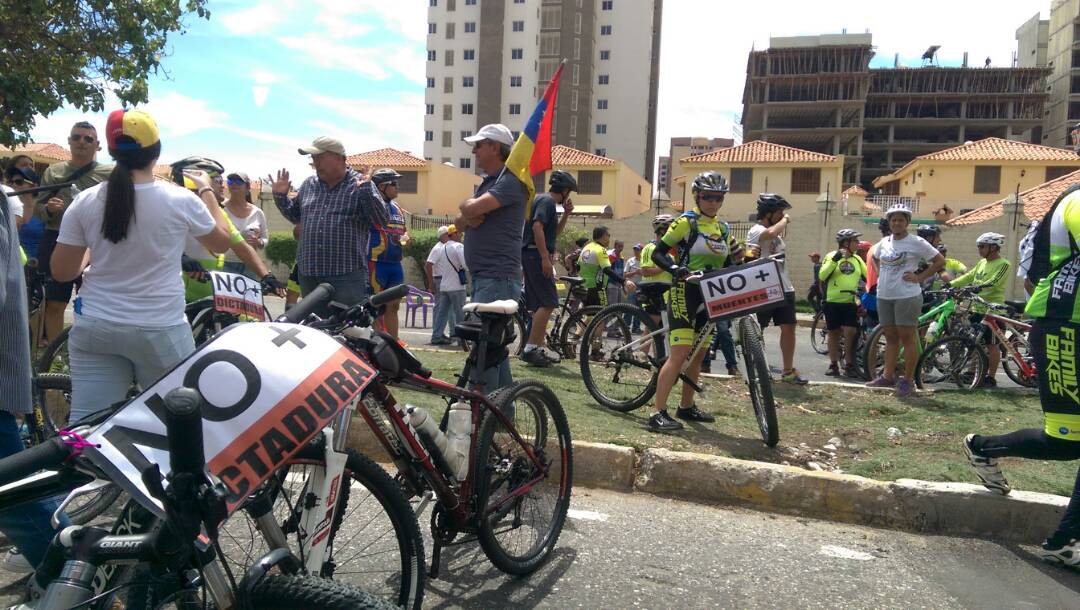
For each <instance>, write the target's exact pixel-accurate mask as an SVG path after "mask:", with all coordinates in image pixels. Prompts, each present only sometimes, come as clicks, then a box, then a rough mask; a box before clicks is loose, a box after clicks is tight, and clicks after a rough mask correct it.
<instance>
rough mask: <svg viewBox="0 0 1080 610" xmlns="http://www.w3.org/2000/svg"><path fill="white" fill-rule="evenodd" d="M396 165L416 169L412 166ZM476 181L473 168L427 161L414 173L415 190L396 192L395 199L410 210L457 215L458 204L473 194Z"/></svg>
mask: <svg viewBox="0 0 1080 610" xmlns="http://www.w3.org/2000/svg"><path fill="white" fill-rule="evenodd" d="M395 169H397V171H399V172H401V171H415V168H395ZM478 184H480V177H479V176H477V175H476V174H473V173H472V172H469V171H466V170H462V169H457V168H454V167H449V166H446V165H443V164H441V163H438V162H436V161H428V166H427V168H425V169H421V170H420V171H419V173H418V175H417V177H416V192H415V193H401V194H399V195H398V198H397V202H398V203H399V204H401V206H402V207H403V208H405V209H406V210H408V211H409V212H412V213H413V214H421V215H433V216H450V215H456V214H457V212H458V206H459V205H461V202H462V201H464V200H465V199H467V198H469V197H471V196H472V194H473V192H474V191H475V190H476V186H477V185H478ZM429 210H430V211H429Z"/></svg>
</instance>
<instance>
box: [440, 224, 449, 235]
mask: <svg viewBox="0 0 1080 610" xmlns="http://www.w3.org/2000/svg"><path fill="white" fill-rule="evenodd" d="M438 233H439V237H442V236H443V235H449V234H450V227H448V226H446V225H443V226H441V227H439V232H438Z"/></svg>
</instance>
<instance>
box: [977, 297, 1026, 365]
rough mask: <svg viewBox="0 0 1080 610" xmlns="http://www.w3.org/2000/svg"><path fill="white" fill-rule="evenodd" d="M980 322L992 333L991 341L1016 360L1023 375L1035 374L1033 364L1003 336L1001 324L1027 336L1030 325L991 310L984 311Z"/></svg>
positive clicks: (1003, 331)
mask: <svg viewBox="0 0 1080 610" xmlns="http://www.w3.org/2000/svg"><path fill="white" fill-rule="evenodd" d="M982 323H983V324H985V325H986V326H988V327H989V328H990V332H991V333H992V334H993V338H994V339H993V341H992V342H991V343H996V344H998V345H1000V346H1001V347H1002V348H1003V349H1005V350H1006V353H1007V355H1008V357H1009V358H1012V360H1013V361H1014V362H1016V365H1017V366H1018V367H1020V372H1021V373H1023V375H1024V376H1025V377H1034V376H1035V374H1036V370H1035V366H1034V365H1033V364H1030V363H1028V362H1027V360H1025V359H1024V357H1023V356H1021V355H1020V352H1019V351H1018V350H1017V349H1016V346H1014V345H1013V344H1012V343H1010V342H1009V341H1008V340H1007V339H1006V338H1005V330H1004V329H1003V328H1002V327H1003V326H1004V327H1005V328H1011V329H1013V330H1014V331H1017V332H1020V333H1022V334H1023V335H1025V336H1027V334H1028V332H1030V331H1031V325H1030V324H1027V323H1025V322H1020V321H1019V320H1013V319H1011V318H1006V317H1004V316H1000V315H998V314H995V313H991V312H986V313H985V314H984V315H983V319H982ZM991 348H992V346H991Z"/></svg>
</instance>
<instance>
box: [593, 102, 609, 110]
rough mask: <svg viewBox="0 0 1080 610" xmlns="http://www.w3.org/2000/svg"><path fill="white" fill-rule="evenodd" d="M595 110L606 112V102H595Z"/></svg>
mask: <svg viewBox="0 0 1080 610" xmlns="http://www.w3.org/2000/svg"><path fill="white" fill-rule="evenodd" d="M596 109H597V110H607V100H596Z"/></svg>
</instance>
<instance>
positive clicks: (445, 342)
mask: <svg viewBox="0 0 1080 610" xmlns="http://www.w3.org/2000/svg"><path fill="white" fill-rule="evenodd" d="M428 345H450V339H447V338H445V337H443V338H440V339H432V340H431V341H429V342H428Z"/></svg>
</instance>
